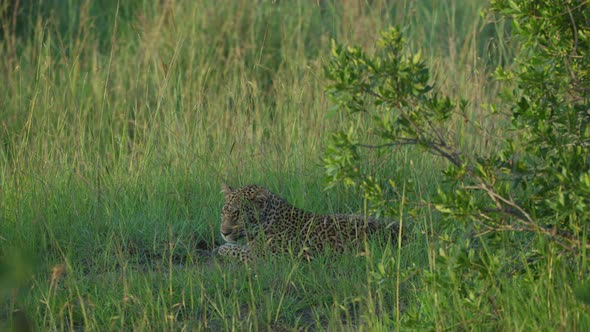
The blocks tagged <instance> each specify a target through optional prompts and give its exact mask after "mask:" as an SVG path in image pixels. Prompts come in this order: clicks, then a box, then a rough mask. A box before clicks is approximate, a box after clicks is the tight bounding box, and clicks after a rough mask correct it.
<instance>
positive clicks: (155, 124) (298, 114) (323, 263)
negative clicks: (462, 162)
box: [0, 0, 590, 330]
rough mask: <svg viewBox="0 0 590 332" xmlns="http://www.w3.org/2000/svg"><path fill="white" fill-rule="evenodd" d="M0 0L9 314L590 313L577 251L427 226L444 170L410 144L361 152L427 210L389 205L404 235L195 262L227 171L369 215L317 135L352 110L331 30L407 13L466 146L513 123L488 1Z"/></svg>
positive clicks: (0, 162)
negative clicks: (573, 257)
mask: <svg viewBox="0 0 590 332" xmlns="http://www.w3.org/2000/svg"><path fill="white" fill-rule="evenodd" d="M0 6H1V7H0V13H1V18H2V21H1V27H0V28H1V33H2V35H1V36H0V72H1V77H2V80H0V123H1V128H0V329H3V328H4V327H11V326H12V327H16V328H19V327H23V326H24V327H26V326H32V327H34V328H35V329H38V330H130V329H135V330H207V329H211V330H304V329H311V330H313V329H331V330H354V329H363V330H392V329H398V330H401V329H403V330H407V329H416V330H462V329H469V330H471V329H476V330H479V329H482V330H588V328H590V327H589V325H590V317H589V314H588V308H587V305H586V304H584V302H583V301H579V300H578V299H576V295H575V291H574V290H575V285H577V284H578V283H579V282H581V281H582V280H584V279H585V278H586V276H587V270H588V267H587V265H586V263H585V261H584V262H583V263H580V266H572V265H571V264H570V263H569V261H568V260H566V259H565V258H564V257H562V256H561V255H560V254H559V253H558V252H552V251H551V247H550V246H546V248H547V249H546V251H544V252H542V253H540V254H539V256H541V257H543V259H534V260H532V261H531V257H528V256H525V255H522V254H521V253H519V252H518V251H516V252H503V253H500V255H498V254H497V253H489V252H488V253H486V251H485V250H475V249H474V246H475V247H478V246H479V247H480V248H481V247H483V248H484V249H485V248H486V246H485V244H484V243H480V242H479V240H478V238H477V237H473V236H472V233H471V232H470V229H469V227H467V226H464V225H457V227H456V230H455V231H454V232H453V234H451V235H453V236H451V235H449V234H448V233H445V232H439V229H440V227H439V222H438V220H439V216H438V215H437V214H436V213H434V212H432V209H430V207H429V202H430V197H432V196H433V195H435V194H436V189H437V186H438V185H439V179H438V177H437V173H438V171H439V170H441V169H443V168H444V166H445V165H444V163H443V162H442V161H440V160H438V159H437V158H432V157H429V156H427V155H423V154H420V153H419V151H411V150H407V149H402V148H400V149H397V150H395V151H394V153H391V154H387V155H376V156H372V157H371V158H370V159H368V160H367V167H369V168H371V170H372V172H373V173H376V174H386V175H387V177H393V178H395V179H397V181H398V182H399V184H400V185H401V187H403V188H404V191H403V192H402V193H401V196H397V195H395V194H394V193H391V197H392V201H394V204H399V206H401V207H402V209H400V210H401V211H404V209H403V206H404V204H405V202H406V197H410V198H412V200H413V201H417V202H421V204H422V205H421V206H420V205H419V206H411V208H410V207H409V208H408V209H407V211H408V212H407V214H401V215H400V218H401V219H403V220H410V219H411V220H412V224H413V227H412V230H411V231H410V235H409V240H408V241H407V242H406V243H404V246H403V247H402V248H401V249H400V248H398V247H397V246H394V247H390V246H388V245H383V244H379V243H371V244H370V248H369V250H367V252H365V255H362V256H350V257H338V258H333V257H320V258H318V259H316V260H314V261H313V262H311V263H306V262H302V261H300V260H297V259H293V258H291V257H285V258H274V259H272V260H270V261H268V262H258V263H257V264H255V265H253V266H244V265H241V264H231V263H220V262H216V261H215V260H212V259H211V258H210V257H209V256H208V255H207V252H208V251H209V250H210V249H211V248H213V247H214V246H215V245H216V244H219V243H220V242H221V239H220V236H219V235H218V225H219V221H220V220H219V213H220V209H221V206H222V204H223V196H222V194H221V193H220V184H221V183H223V182H226V183H228V184H230V185H234V186H239V185H243V184H248V183H257V184H260V185H263V186H267V187H269V188H270V189H271V190H272V191H274V192H276V193H279V194H280V195H282V196H283V197H285V198H287V199H288V200H289V201H290V202H291V203H293V204H295V205H297V206H300V207H303V208H305V209H307V210H310V211H315V212H322V213H329V212H333V211H338V212H348V211H352V212H361V211H363V208H364V202H363V199H362V198H361V197H359V196H358V195H357V194H356V193H355V192H352V191H349V190H345V189H344V188H343V187H338V186H336V187H334V188H332V189H331V190H329V191H324V186H323V178H324V175H323V169H322V156H323V149H324V147H325V141H326V139H327V135H328V133H329V132H330V131H331V130H334V129H338V128H347V127H348V126H350V125H351V124H350V123H349V122H348V120H346V119H344V118H341V117H340V116H339V115H338V113H335V112H333V111H331V109H332V108H333V104H332V103H331V102H330V101H329V100H328V99H327V98H326V96H325V94H324V88H325V86H326V79H325V77H324V75H323V68H324V65H325V64H326V63H327V61H328V59H329V57H330V46H331V44H330V41H331V39H334V40H337V41H338V42H340V43H343V44H350V45H353V44H354V45H361V46H363V47H364V48H365V49H367V50H370V49H371V47H373V45H374V43H375V41H376V39H377V38H378V37H379V32H380V31H382V30H384V29H386V28H388V27H389V26H395V25H397V26H400V27H402V31H403V33H404V35H405V36H406V39H407V41H408V43H409V46H410V47H411V48H412V49H413V50H420V51H421V52H422V55H423V58H425V59H427V62H428V64H429V67H430V68H431V69H432V74H433V77H434V79H435V80H436V81H437V84H438V87H439V88H440V89H441V91H443V92H445V93H448V94H453V93H454V92H457V91H461V92H462V96H467V97H468V98H469V100H468V101H469V108H468V112H469V113H468V116H469V117H470V119H471V121H474V122H480V123H482V124H485V125H486V126H487V127H488V128H490V130H489V136H477V137H474V135H473V134H474V133H473V132H472V131H471V129H470V128H469V127H467V126H463V124H462V122H461V121H457V122H456V123H455V126H456V128H454V130H455V132H456V134H457V135H458V137H460V138H461V140H462V143H463V144H465V146H468V147H472V148H473V149H481V150H485V149H492V148H493V143H490V142H493V138H494V137H496V136H498V135H501V134H502V131H503V130H504V128H505V126H506V124H503V123H495V122H492V123H490V120H489V117H488V111H487V108H486V105H487V104H488V103H492V102H493V103H500V101H499V100H498V97H497V96H498V94H499V92H500V91H501V89H503V88H506V87H502V86H500V85H499V84H498V83H496V82H495V81H494V80H493V79H492V78H491V73H492V72H493V70H494V69H495V68H496V67H497V66H498V65H510V63H511V59H512V54H513V53H514V48H515V47H516V46H515V45H513V44H511V43H510V41H509V40H507V38H506V37H507V36H508V31H507V30H508V28H507V27H508V26H509V24H507V23H506V22H504V21H497V20H494V19H492V18H491V17H490V16H487V15H486V14H485V12H482V11H483V10H485V9H486V8H487V6H488V3H487V2H486V1H472V0H450V1H427V0H414V1H412V0H407V1H384V0H375V1H328V0H324V1H263V0H257V1H253V0H249V1H244V0H238V1H234V0H232V1H230V0H227V1H226V0H216V1H207V0H203V1H194V2H191V1H174V0H169V1H147V0H143V1H142V0H137V1H120V2H119V1H113V0H105V1H101V2H99V1H89V0H88V1H57V0H55V1H50V0H49V1H40V2H37V1H26V0H22V1H12V2H2V5H0ZM482 13H483V14H482ZM540 248H543V247H542V246H540ZM463 257H468V258H469V259H470V261H469V267H473V262H474V261H477V262H479V264H480V265H479V269H465V268H464V267H465V265H466V264H467V263H466V262H465V261H464V260H463ZM504 259H506V260H510V261H511V262H517V263H520V264H513V265H511V266H509V268H506V266H504V265H502V262H503V260H504ZM530 262H532V263H531V264H534V266H532V265H531V264H529V263H530ZM498 266H502V268H501V269H500V268H497V267H498ZM579 297H580V296H578V298H579ZM582 297H583V294H582Z"/></svg>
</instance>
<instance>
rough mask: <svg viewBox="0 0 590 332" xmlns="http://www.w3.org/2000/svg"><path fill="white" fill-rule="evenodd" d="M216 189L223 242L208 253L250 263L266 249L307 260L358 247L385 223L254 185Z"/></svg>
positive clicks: (275, 253)
mask: <svg viewBox="0 0 590 332" xmlns="http://www.w3.org/2000/svg"><path fill="white" fill-rule="evenodd" d="M221 192H222V193H223V194H224V198H225V204H224V205H223V208H222V210H221V226H220V232H221V237H222V238H223V240H224V241H225V244H222V245H221V246H219V247H217V248H216V249H215V250H214V253H215V254H216V255H217V256H219V257H222V258H226V259H230V260H237V261H242V262H252V261H253V260H254V259H255V258H256V257H258V256H261V255H262V256H264V255H265V254H268V253H270V254H271V255H279V254H287V253H291V254H293V253H294V254H296V255H297V256H298V257H304V258H305V259H307V260H312V259H313V258H314V257H315V255H317V254H318V253H322V252H324V251H325V250H327V249H328V248H329V250H330V251H331V252H334V253H342V252H344V251H345V250H347V248H349V247H353V248H356V249H358V250H361V249H362V244H363V243H364V241H363V240H366V239H367V237H369V236H371V235H372V234H374V233H376V232H378V231H379V230H380V229H383V228H384V227H385V225H384V224H383V223H381V222H380V221H379V220H378V219H376V218H373V217H370V216H365V215H362V214H315V213H312V212H308V211H306V210H304V209H300V208H297V207H295V206H293V205H291V204H290V203H289V202H287V201H286V200H285V199H284V198H282V197H280V196H278V195H276V194H274V193H273V192H271V191H270V190H269V189H267V188H265V187H262V186H258V185H256V184H251V185H246V186H243V187H240V188H232V187H230V186H228V185H226V184H223V185H222V186H221ZM390 226H391V225H389V226H388V227H390ZM394 228H395V227H394Z"/></svg>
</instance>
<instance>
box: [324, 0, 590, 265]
mask: <svg viewBox="0 0 590 332" xmlns="http://www.w3.org/2000/svg"><path fill="white" fill-rule="evenodd" d="M589 7H590V4H589V3H588V2H587V1H583V0H580V1H533V2H531V1H526V0H511V1H492V10H491V11H490V13H489V15H490V16H491V17H493V18H494V19H496V18H504V19H508V20H509V21H510V22H511V25H512V38H513V41H514V42H515V43H516V44H517V45H518V49H519V51H518V53H517V55H516V57H515V59H514V61H513V64H512V65H511V66H510V67H509V68H498V69H497V70H496V72H495V75H494V76H495V78H496V79H498V80H499V81H500V82H502V83H503V84H504V85H505V87H506V88H505V90H504V91H505V92H504V95H503V101H502V103H499V104H497V105H489V107H488V108H487V109H486V110H472V109H470V106H469V105H468V103H467V102H465V101H464V100H463V99H462V98H461V96H446V95H443V94H441V92H440V91H439V90H438V89H437V86H436V84H435V83H432V78H431V77H430V73H429V69H428V68H427V66H426V64H425V61H424V60H423V59H422V58H421V56H420V53H419V52H412V51H411V50H409V49H408V47H407V46H406V43H405V41H404V39H403V37H402V34H401V33H400V31H399V30H398V29H395V28H392V29H390V30H389V31H386V32H383V33H382V36H381V38H380V39H379V41H378V43H377V45H376V47H375V49H376V50H375V52H374V54H371V55H369V54H367V53H366V52H364V51H363V50H362V49H361V48H359V47H345V46H343V45H340V44H337V43H334V44H333V51H332V58H331V61H330V62H329V64H328V65H327V66H326V76H327V77H328V79H329V80H330V85H329V86H328V88H327V93H328V95H329V96H330V97H331V98H332V99H333V100H334V102H335V103H336V110H338V111H339V112H344V113H345V114H347V115H348V116H350V117H352V118H356V117H360V118H362V119H364V120H367V121H369V124H368V125H365V126H358V125H355V126H352V127H351V129H349V130H348V131H338V132H335V133H333V135H332V139H331V141H330V143H329V145H328V147H327V149H326V154H325V169H326V175H327V178H328V180H329V183H330V184H335V183H339V182H341V183H344V184H346V185H350V186H354V187H357V188H359V189H360V190H361V191H363V192H364V193H365V196H366V197H367V199H368V201H370V202H371V203H372V206H373V208H374V209H377V210H382V209H383V207H384V205H387V204H384V203H383V202H385V199H384V198H383V196H384V195H383V192H384V189H383V188H382V183H384V182H385V181H384V179H378V178H376V177H375V176H374V175H373V174H371V173H370V172H369V171H363V170H365V169H367V168H366V167H363V166H364V164H363V159H362V156H363V153H365V151H364V150H369V151H372V152H375V151H382V150H384V149H392V148H393V147H394V146H398V145H411V146H416V147H419V148H422V149H424V150H425V151H427V152H429V153H431V154H434V155H436V156H439V157H441V158H442V159H444V160H446V161H447V162H448V167H447V169H446V170H445V171H443V172H442V173H443V178H444V179H445V180H447V181H443V182H442V183H443V185H441V187H440V188H439V195H438V198H437V202H436V204H435V207H436V208H437V210H439V211H440V212H442V213H443V214H444V215H445V217H446V218H445V219H446V220H453V221H455V220H463V221H468V222H469V223H470V224H472V225H475V226H476V229H478V230H479V232H481V233H492V234H494V233H497V232H505V231H509V232H517V233H524V234H540V235H541V236H542V237H543V238H546V239H548V240H549V242H550V243H553V244H556V245H557V246H558V247H559V248H560V249H561V250H563V251H565V252H568V253H570V254H579V253H583V252H584V251H585V250H587V249H590V244H588V243H587V232H588V221H589V220H590V208H589V206H590V128H589V126H588V124H589V122H590V107H589V100H590V88H589V87H590V82H589V78H590V69H589V68H590V66H589V65H590V57H589V53H588V49H589V46H590V45H589V39H588V38H589V34H590V10H589V9H590V8H589ZM473 112H488V113H489V114H490V116H493V117H494V118H495V119H496V121H500V122H502V123H506V124H507V125H506V129H505V130H503V132H502V133H501V135H499V136H500V137H499V138H497V144H495V146H494V148H487V149H477V148H475V149H474V148H469V149H467V148H465V147H464V146H461V145H460V144H459V142H458V140H457V139H455V134H454V131H453V130H450V129H449V128H453V127H456V126H457V125H456V124H457V123H458V122H459V121H461V122H465V123H470V120H469V115H470V114H473ZM357 123H358V122H357ZM474 125H475V124H474ZM474 127H475V128H476V129H477V130H480V131H481V133H482V134H483V131H484V130H485V128H482V127H481V126H477V125H475V126H474ZM359 137H364V138H365V140H361V139H360V138H359ZM474 139H475V138H474ZM464 140H465V139H464V138H463V141H464ZM449 182H450V183H451V184H450V185H449ZM389 183H390V184H393V183H394V182H392V181H389ZM387 209H389V212H392V211H394V210H395V208H393V207H388V208H387ZM387 209H386V210H387Z"/></svg>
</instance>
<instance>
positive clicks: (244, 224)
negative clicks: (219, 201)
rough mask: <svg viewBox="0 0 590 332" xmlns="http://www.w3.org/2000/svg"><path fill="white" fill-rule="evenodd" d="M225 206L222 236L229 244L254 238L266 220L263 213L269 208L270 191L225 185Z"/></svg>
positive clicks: (222, 190) (222, 210) (222, 188)
mask: <svg viewBox="0 0 590 332" xmlns="http://www.w3.org/2000/svg"><path fill="white" fill-rule="evenodd" d="M221 192H222V193H223V194H224V196H225V204H224V205H223V208H222V209H221V236H222V237H223V239H224V240H225V241H226V242H228V243H236V242H237V241H238V240H240V239H243V238H253V237H255V236H256V233H257V231H258V230H259V229H260V227H261V225H262V224H263V222H264V220H261V219H262V218H261V212H262V211H263V210H264V208H265V207H266V206H267V203H268V200H269V198H270V195H271V193H270V191H269V190H268V189H266V188H263V187H259V186H257V185H249V186H244V187H241V188H236V189H234V188H231V187H229V186H228V185H225V184H223V185H222V186H221Z"/></svg>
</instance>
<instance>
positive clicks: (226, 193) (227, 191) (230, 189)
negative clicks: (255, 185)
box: [221, 183, 234, 197]
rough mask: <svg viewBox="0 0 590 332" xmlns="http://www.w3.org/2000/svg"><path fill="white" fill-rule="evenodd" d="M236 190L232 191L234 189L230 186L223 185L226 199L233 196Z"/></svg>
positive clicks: (222, 188) (222, 190) (222, 189)
mask: <svg viewBox="0 0 590 332" xmlns="http://www.w3.org/2000/svg"><path fill="white" fill-rule="evenodd" d="M233 191H234V190H233V189H232V187H230V186H228V185H227V184H225V183H223V184H222V185H221V192H222V193H223V195H225V197H228V196H229V195H231V193H232V192H233Z"/></svg>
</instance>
